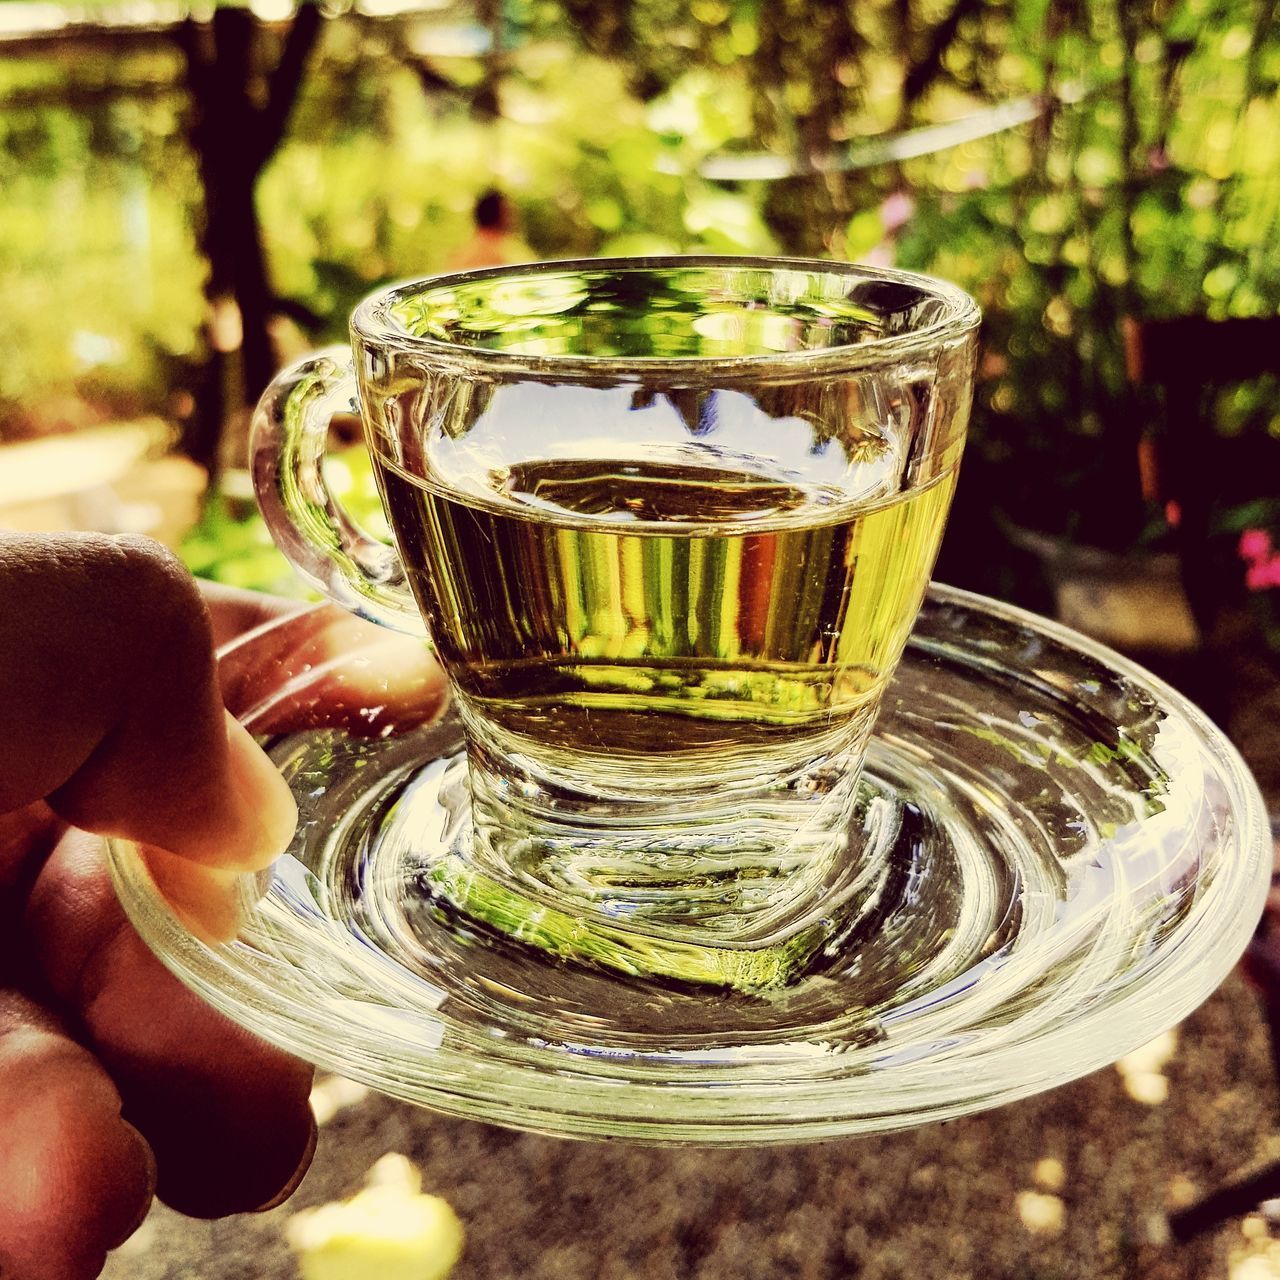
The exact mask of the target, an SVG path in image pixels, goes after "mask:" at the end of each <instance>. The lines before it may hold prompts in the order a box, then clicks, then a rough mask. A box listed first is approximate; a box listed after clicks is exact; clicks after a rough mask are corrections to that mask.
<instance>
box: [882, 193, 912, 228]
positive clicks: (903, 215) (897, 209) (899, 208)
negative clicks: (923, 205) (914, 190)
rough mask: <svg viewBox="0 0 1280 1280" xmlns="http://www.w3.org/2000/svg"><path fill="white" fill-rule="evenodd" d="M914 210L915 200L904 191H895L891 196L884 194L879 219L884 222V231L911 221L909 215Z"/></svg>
mask: <svg viewBox="0 0 1280 1280" xmlns="http://www.w3.org/2000/svg"><path fill="white" fill-rule="evenodd" d="M915 211H916V202H915V201H914V200H913V199H912V198H911V197H910V196H909V195H908V194H907V193H906V192H905V191H895V192H894V193H893V194H892V195H891V196H886V197H885V200H884V203H883V204H882V205H881V206H880V221H881V222H883V223H884V229H885V230H886V231H896V230H897V229H898V228H899V227H901V226H904V225H905V224H906V223H908V222H910V221H911V215H912V214H913V213H915Z"/></svg>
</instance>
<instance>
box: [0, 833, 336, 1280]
mask: <svg viewBox="0 0 1280 1280" xmlns="http://www.w3.org/2000/svg"><path fill="white" fill-rule="evenodd" d="M25 926H26V931H27V934H28V936H29V937H30V939H31V943H32V947H33V949H34V951H35V955H36V958H37V962H38V964H39V966H40V969H41V972H42V974H43V976H44V978H45V980H46V981H47V983H48V985H49V987H50V989H51V990H52V991H53V992H54V993H55V995H56V996H57V998H58V999H59V1000H60V1001H61V1002H62V1004H63V1006H64V1007H65V1008H66V1009H67V1011H68V1014H69V1015H70V1016H73V1017H75V1018H76V1019H77V1022H78V1024H79V1025H80V1026H81V1027H82V1029H83V1033H84V1035H85V1037H86V1040H87V1042H88V1043H89V1044H90V1046H91V1047H92V1048H93V1051H94V1053H95V1054H96V1055H97V1057H98V1059H99V1061H100V1062H101V1063H102V1064H103V1065H104V1066H105V1067H106V1068H107V1070H108V1071H109V1072H110V1074H111V1077H112V1079H114V1080H115V1082H116V1085H117V1086H118V1088H119V1090H120V1094H121V1096H122V1097H123V1099H124V1114H125V1116H126V1117H127V1118H128V1120H129V1121H130V1122H131V1123H132V1124H134V1125H136V1126H137V1128H138V1129H139V1130H140V1131H141V1132H142V1133H143V1134H144V1135H145V1136H146V1138H147V1140H148V1141H149V1142H150V1144H151V1147H152V1149H153V1151H154V1152H155V1157H156V1163H157V1167H158V1182H157V1194H158V1195H159V1196H160V1198H161V1199H162V1200H164V1201H165V1202H166V1203H168V1204H169V1205H171V1206H172V1207H173V1208H175V1209H178V1210H180V1211H181V1212H183V1213H187V1214H191V1215H194V1216H197V1217H218V1216H221V1215H223V1214H228V1213H239V1212H244V1211H248V1210H253V1209H260V1208H263V1207H265V1206H268V1205H270V1204H273V1203H275V1202H276V1201H278V1200H279V1199H281V1198H282V1197H283V1196H284V1195H286V1194H288V1193H289V1192H290V1191H292V1189H293V1188H294V1187H296V1185H297V1183H298V1182H299V1181H300V1180H301V1177H302V1175H303V1173H304V1172H305V1171H306V1167H307V1165H308V1164H309V1163H310V1160H311V1155H312V1153H313V1151H314V1141H315V1129H314V1125H313V1123H312V1119H311V1112H310V1108H309V1106H308V1096H309V1094H310V1087H311V1074H312V1072H311V1068H310V1067H309V1066H307V1065H305V1064H304V1063H301V1062H298V1061H297V1060H295V1059H293V1058H290V1057H289V1056H288V1055H286V1054H284V1053H281V1052H280V1051H279V1050H277V1049H274V1048H272V1047H271V1046H269V1045H267V1044H265V1043H264V1042H263V1041H261V1040H259V1039H257V1038H256V1037H255V1036H253V1035H251V1034H250V1033H249V1032H247V1031H245V1030H243V1029H242V1028H240V1027H238V1026H236V1025H234V1024H233V1023H231V1022H229V1021H228V1020H227V1019H226V1018H225V1017H223V1016H222V1015H221V1014H219V1013H218V1012H217V1011H216V1010H214V1009H212V1008H210V1007H209V1006H208V1005H206V1004H205V1003H204V1002H203V1001H201V1000H200V999H199V998H198V997H197V996H195V995H193V994H192V993H191V992H189V991H188V990H186V988H184V987H183V986H182V985H181V984H180V983H179V982H178V981H177V979H176V978H174V977H173V976H172V975H171V974H170V973H168V972H167V971H166V970H165V969H164V968H163V967H162V966H161V965H160V963H159V961H157V960H156V958H155V957H154V956H153V955H152V954H151V952H150V951H148V950H147V948H146V947H145V946H144V945H143V943H142V942H141V941H140V940H139V938H138V936H137V934H136V933H135V932H134V931H133V929H132V927H131V926H130V925H129V924H128V922H127V921H126V919H125V917H124V914H123V912H122V911H121V909H120V906H119V904H118V902H117V900H116V897H115V894H114V893H113V892H112V889H111V886H110V883H109V881H108V879H107V876H106V871H105V867H104V865H103V861H102V855H101V844H100V842H99V841H97V840H95V839H93V838H92V837H88V836H86V835H85V834H84V833H83V832H70V833H68V835H67V836H66V837H65V838H64V839H63V840H62V841H61V842H60V843H59V845H58V847H57V849H55V851H54V853H53V854H52V855H51V857H50V859H49V861H48V863H47V865H46V867H45V869H44V871H43V872H42V874H41V876H40V879H39V880H38V881H37V883H36V886H35V888H34V890H33V892H32V895H31V901H30V905H29V908H28V912H27V915H26V919H25ZM0 1274H3V1273H0Z"/></svg>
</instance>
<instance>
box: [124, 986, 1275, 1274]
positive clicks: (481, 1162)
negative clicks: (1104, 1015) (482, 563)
mask: <svg viewBox="0 0 1280 1280" xmlns="http://www.w3.org/2000/svg"><path fill="white" fill-rule="evenodd" d="M1165 1047H1166V1048H1168V1046H1165ZM1160 1074H1162V1075H1163V1077H1164V1079H1165V1080H1166V1081H1167V1096H1166V1097H1165V1098H1164V1100H1163V1101H1160V1100H1158V1098H1159V1095H1160V1092H1161V1088H1160V1086H1159V1085H1158V1084H1157V1086H1156V1087H1155V1088H1154V1089H1153V1088H1152V1087H1151V1084H1152V1081H1151V1078H1150V1076H1148V1077H1142V1080H1141V1083H1143V1084H1144V1089H1142V1090H1140V1091H1141V1092H1143V1093H1144V1096H1145V1097H1146V1098H1147V1100H1146V1101H1140V1100H1137V1099H1135V1098H1134V1097H1132V1096H1131V1094H1130V1092H1129V1087H1132V1086H1133V1082H1134V1073H1132V1072H1130V1073H1129V1075H1128V1080H1126V1076H1125V1074H1124V1073H1122V1072H1121V1071H1120V1070H1118V1069H1117V1068H1114V1067H1112V1068H1108V1069H1107V1070H1105V1071H1101V1072H1098V1073H1096V1074H1095V1075H1093V1076H1091V1077H1089V1078H1087V1079H1085V1080H1081V1081H1079V1082H1077V1083H1076V1084H1073V1085H1070V1086H1067V1087H1065V1088H1062V1089H1058V1090H1056V1091H1054V1092H1052V1093H1050V1094H1046V1095H1043V1096H1041V1097H1038V1098H1032V1099H1029V1100H1028V1101H1025V1102H1021V1103H1017V1104H1015V1105H1012V1106H1009V1107H1005V1108H1003V1109H1001V1110H999V1111H995V1112H991V1113H989V1114H987V1115H985V1116H977V1117H972V1118H969V1119H965V1120H960V1121H956V1122H953V1123H951V1124H947V1125H938V1126H932V1127H927V1128H924V1129H919V1130H915V1131H910V1132H907V1133H904V1134H900V1135H895V1136H891V1137H886V1138H875V1139H861V1140H853V1141H843V1142H833V1143H826V1144H821V1145H816V1146H809V1147H789V1148H778V1149H773V1150H769V1149H765V1150H754V1151H705V1150H670V1151H668V1150H657V1149H640V1148H627V1147H621V1146H607V1145H590V1144H583V1143H567V1142H557V1141H553V1140H549V1139H544V1138H537V1137H532V1136H528V1135H521V1134H515V1133H509V1132H505V1131H503V1130H500V1129H495V1128H490V1127H488V1126H484V1125H480V1124H474V1123H469V1122H464V1121H451V1120H446V1119H442V1118H439V1117H436V1116H433V1115H431V1114H429V1113H427V1112H424V1111H419V1110H415V1109H412V1108H409V1107H405V1106H400V1105H398V1104H394V1103H391V1102H388V1101H386V1100H385V1099H382V1098H377V1097H366V1098H365V1099H364V1100H363V1101H361V1102H358V1103H356V1104H355V1105H351V1106H348V1107H347V1108H346V1109H344V1110H341V1111H340V1112H338V1114H337V1115H336V1116H334V1118H333V1119H332V1120H330V1122H329V1123H328V1124H326V1125H325V1126H324V1127H323V1128H322V1131H321V1140H320V1145H319V1149H318V1151H317V1153H316V1159H315V1164H314V1166H313V1168H312V1171H311V1173H310V1174H309V1175H308V1177H307V1179H306V1180H305V1181H304V1183H303V1185H302V1188H301V1189H300V1191H299V1193H298V1194H297V1196H296V1197H295V1198H294V1200H293V1201H292V1202H290V1204H288V1205H286V1206H285V1207H283V1208H281V1209H277V1210H274V1211H273V1212H271V1213H267V1214H263V1215H260V1216H246V1217H240V1218H236V1219H231V1220H228V1221H225V1222H221V1223H192V1222H189V1221H186V1220H184V1219H181V1218H179V1217H177V1215H175V1214H172V1213H170V1212H168V1211H166V1210H164V1209H157V1210H155V1211H154V1212H153V1213H152V1215H151V1217H150V1219H149V1220H148V1221H147V1223H146V1224H145V1225H144V1227H143V1228H142V1230H141V1231H140V1232H139V1233H138V1234H137V1235H136V1236H135V1237H134V1238H133V1240H132V1241H130V1242H129V1243H128V1244H127V1245H126V1246H125V1248H124V1249H122V1250H120V1251H119V1252H118V1253H117V1254H116V1255H115V1256H114V1258H113V1260H112V1262H111V1263H110V1265H109V1267H108V1269H107V1272H106V1275H107V1277H108V1278H109V1280H245V1278H247V1277H254V1278H256V1277H273V1278H275V1277H278V1278H280V1280H291V1278H292V1277H294V1276H295V1274H296V1272H295V1269H294V1263H293V1261H292V1259H291V1257H290V1254H289V1252H288V1249H287V1247H286V1245H285V1244H284V1242H283V1236H282V1228H283V1226H284V1224H285V1222H286V1220H287V1219H288V1218H289V1216H290V1215H291V1214H292V1213H293V1212H295V1211H296V1210H297V1209H299V1208H301V1207H303V1206H305V1205H311V1204H317V1203H323V1202H325V1201H328V1200H333V1199H336V1198H342V1197H345V1196H348V1195H350V1194H351V1193H353V1192H354V1191H355V1190H356V1189H357V1188H358V1186H359V1184H360V1182H361V1181H362V1179H363V1176H364V1174H365V1172H366V1171H367V1170H368V1168H369V1167H370V1165H372V1163H373V1162H374V1161H375V1160H376V1159H377V1158H378V1157H379V1156H381V1155H383V1154H385V1153H386V1152H388V1151H397V1152H401V1153H403V1154H405V1155H407V1156H409V1157H410V1158H411V1159H412V1160H413V1161H414V1162H415V1163H416V1164H417V1165H418V1166H419V1168H420V1169H421V1170H422V1173H423V1177H424V1184H425V1187H426V1189H428V1190H430V1191H433V1192H436V1193H437V1194H440V1195H442V1196H444V1197H445V1198H447V1199H448V1200H449V1201H450V1203H451V1204H452V1205H453V1207H454V1208H455V1209H456V1211H457V1212H458V1214H459V1215H460V1216H461V1218H462V1219H463V1222H464V1223H465V1225H466V1231H467V1248H466V1252H465V1254H464V1256H463V1259H462V1261H461V1263H460V1264H459V1266H458V1267H457V1269H456V1271H455V1272H454V1280H499V1278H505V1277H512V1278H515V1277H519V1278H520V1280H606V1278H607V1280H612V1278H613V1277H618V1278H620V1280H631V1278H632V1277H634V1278H635V1280H646V1278H648V1277H653V1278H654V1280H658V1278H659V1277H661V1280H685V1278H686V1277H687V1278H690V1280H721V1278H723V1280H776V1278H781V1277H785V1278H787V1280H790V1278H792V1277H794V1278H795V1280H834V1278H835V1277H845V1276H857V1277H860V1278H862V1280H908V1278H909V1280H931V1278H932V1277H940V1278H941V1277H946V1278H947V1280H964V1278H965V1277H973V1280H980V1278H981V1280H1006V1278H1007V1280H1015V1278H1016V1280H1080V1278H1081V1277H1090V1278H1091V1280H1112V1278H1114V1280H1121V1278H1124V1280H1129V1278H1137V1277H1142V1278H1143V1280H1146V1278H1150V1280H1202V1278H1205V1277H1225V1276H1227V1275H1228V1274H1229V1270H1228V1268H1229V1263H1230V1259H1231V1256H1232V1254H1233V1253H1235V1254H1237V1255H1240V1254H1242V1253H1243V1252H1246V1251H1251V1252H1252V1253H1254V1254H1257V1253H1259V1252H1260V1250H1261V1247H1262V1246H1261V1245H1260V1244H1258V1243H1253V1244H1251V1243H1250V1242H1249V1241H1248V1240H1247V1239H1246V1237H1245V1235H1244V1234H1243V1233H1242V1231H1241V1228H1240V1226H1239V1225H1238V1224H1232V1225H1231V1226H1229V1227H1227V1228H1225V1229H1223V1230H1222V1231H1220V1232H1218V1233H1217V1234H1215V1235H1213V1236H1212V1237H1210V1238H1208V1239H1206V1240H1204V1241H1202V1242H1200V1243H1199V1244H1197V1245H1196V1246H1194V1247H1182V1248H1178V1247H1170V1246H1167V1245H1165V1244H1164V1243H1163V1240H1164V1213H1165V1211H1166V1209H1167V1208H1169V1207H1171V1206H1174V1205H1177V1204H1179V1203H1182V1202H1185V1201H1186V1200H1187V1199H1188V1198H1190V1197H1192V1196H1194V1195H1195V1194H1196V1193H1197V1192H1198V1191H1202V1190H1204V1189H1207V1188H1211V1187H1215V1186H1218V1185H1220V1184H1221V1182H1222V1181H1223V1180H1224V1179H1225V1178H1226V1177H1227V1176H1228V1175H1230V1174H1231V1173H1233V1172H1235V1171H1236V1170H1238V1169H1239V1168H1241V1167H1242V1166H1244V1165H1247V1164H1249V1163H1250V1162H1252V1161H1255V1160H1260V1159H1263V1158H1265V1157H1267V1156H1270V1155H1280V1137H1278V1134H1280V1127H1278V1126H1277V1124H1276V1094H1275V1087H1274V1084H1273V1081H1272V1078H1271V1069H1270V1065H1269V1057H1268V1049H1267V1043H1266V1037H1265V1033H1264V1030H1263V1027H1262V1024H1261V1021H1260V1019H1259V1017H1258V1014H1257V1008H1256V1003H1255V1000H1254V996H1253V993H1252V991H1251V990H1250V989H1249V988H1248V987H1246V986H1245V984H1244V983H1243V981H1241V980H1240V979H1239V978H1232V979H1231V980H1230V981H1229V982H1228V983H1227V984H1226V985H1225V986H1224V987H1223V988H1222V989H1221V990H1220V991H1219V992H1218V993H1217V994H1216V995H1215V996H1214V997H1213V998H1212V999H1211V1000H1210V1001H1209V1002H1208V1003H1207V1004H1205V1005H1204V1006H1203V1007H1202V1008H1201V1009H1200V1010H1199V1011H1198V1012H1197V1013H1195V1014H1194V1015H1193V1016H1192V1017H1191V1018H1190V1019H1189V1020H1188V1021H1187V1022H1186V1023H1185V1024H1183V1026H1182V1027H1181V1028H1180V1029H1179V1031H1178V1033H1177V1037H1176V1047H1174V1051H1173V1054H1172V1056H1171V1057H1170V1058H1169V1060H1168V1061H1167V1062H1166V1063H1165V1064H1164V1066H1163V1068H1162V1070H1161V1072H1160ZM1157 1079H1158V1077H1157ZM1247 1225H1249V1226H1250V1227H1251V1228H1252V1227H1255V1226H1256V1225H1257V1224H1256V1223H1254V1224H1247ZM1238 1270H1239V1268H1238V1267H1237V1272H1238ZM1262 1274H1264V1275H1265V1274H1266V1273H1265V1272H1264V1273H1262ZM370 1280H377V1277H376V1276H371V1277H370ZM1249 1280H1258V1278H1257V1277H1256V1276H1254V1277H1250V1278H1249Z"/></svg>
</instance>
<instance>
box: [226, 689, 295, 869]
mask: <svg viewBox="0 0 1280 1280" xmlns="http://www.w3.org/2000/svg"><path fill="white" fill-rule="evenodd" d="M227 748H228V768H229V770H230V774H231V785H232V788H233V790H234V792H235V798H236V800H237V801H238V807H239V810H240V816H241V819H242V827H243V838H242V840H241V841H239V842H238V843H239V846H240V847H239V848H237V849H235V850H234V851H233V850H228V853H234V854H236V855H238V856H236V858H235V862H236V865H237V866H240V867H241V868H243V869H244V870H246V871H260V870H261V869H262V868H263V867H265V866H268V865H269V864H270V863H271V862H272V861H273V860H274V859H276V858H278V857H279V856H280V855H281V854H282V853H283V852H284V851H285V849H287V848H288V847H289V842H290V841H291V840H292V839H293V833H294V831H295V830H296V829H297V826H298V806H297V804H296V803H295V802H294V799H293V793H292V792H291V791H290V790H289V784H288V783H287V782H286V781H285V780H284V778H282V777H281V776H280V771H279V770H278V769H277V768H276V767H275V765H274V764H273V763H272V762H271V759H270V757H269V756H268V755H267V753H266V752H265V751H263V750H262V748H261V747H260V746H258V744H257V743H256V742H255V741H254V740H253V737H252V735H251V734H250V733H249V731H248V730H247V729H246V728H245V727H244V726H243V725H242V724H240V722H239V721H238V720H236V719H235V717H234V716H232V715H231V713H230V712H228V713H227Z"/></svg>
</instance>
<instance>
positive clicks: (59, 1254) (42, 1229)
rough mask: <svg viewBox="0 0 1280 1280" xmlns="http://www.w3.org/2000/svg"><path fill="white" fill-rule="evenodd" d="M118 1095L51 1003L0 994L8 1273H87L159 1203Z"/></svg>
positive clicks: (0, 1239)
mask: <svg viewBox="0 0 1280 1280" xmlns="http://www.w3.org/2000/svg"><path fill="white" fill-rule="evenodd" d="M120 1102H121V1100H120V1095H119V1094H118V1093H117V1091H116V1089H115V1087H114V1086H113V1085H112V1083H111V1081H110V1080H109V1079H108V1078H107V1076H106V1074H105V1073H104V1072H103V1070H102V1068H101V1067H100V1066H99V1065H98V1064H97V1063H96V1062H95V1061H94V1060H93V1058H92V1056H91V1055H90V1054H89V1053H88V1052H87V1051H86V1050H85V1049H83V1048H81V1047H80V1046H79V1045H78V1044H76V1043H75V1042H74V1041H73V1040H71V1039H70V1038H69V1037H68V1036H67V1035H65V1034H64V1032H63V1031H62V1029H61V1028H60V1027H59V1026H58V1025H57V1023H56V1022H55V1021H54V1020H53V1019H52V1018H51V1017H50V1015H49V1014H48V1013H47V1012H45V1011H44V1010H42V1009H40V1008H39V1007H37V1006H36V1005H35V1004H33V1003H32V1002H31V1001H30V1000H28V999H26V998H25V997H23V996H20V995H18V994H16V993H14V992H4V991H0V1275H2V1276H4V1277H5V1280H89V1277H92V1276H96V1275H97V1274H98V1272H99V1271H100V1270H101V1269H102V1265H103V1262H104V1260H105V1257H106V1252H107V1250H109V1249H113V1248H115V1246H116V1245H118V1244H121V1243H122V1242H123V1241H124V1240H125V1239H127V1238H128V1237H129V1236H130V1235H131V1234H132V1233H133V1231H134V1229H135V1228H136V1227H137V1225H138V1223H139V1222H140V1221H141V1220H142V1217H143V1216H144V1214H145V1213H146V1211H147V1206H148V1205H149V1204H150V1201H151V1194H152V1187H153V1184H154V1183H153V1179H154V1166H153V1163H152V1158H151V1152H150V1150H149V1149H148V1147H147V1144H146V1142H145V1141H144V1139H143V1138H142V1135H141V1134H140V1133H139V1132H138V1130H137V1129H135V1128H134V1127H133V1126H132V1125H130V1124H128V1123H127V1122H126V1121H125V1120H124V1119H122V1117H121V1114H120Z"/></svg>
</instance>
